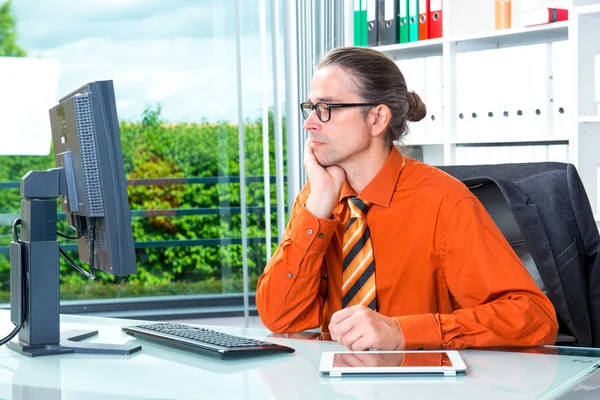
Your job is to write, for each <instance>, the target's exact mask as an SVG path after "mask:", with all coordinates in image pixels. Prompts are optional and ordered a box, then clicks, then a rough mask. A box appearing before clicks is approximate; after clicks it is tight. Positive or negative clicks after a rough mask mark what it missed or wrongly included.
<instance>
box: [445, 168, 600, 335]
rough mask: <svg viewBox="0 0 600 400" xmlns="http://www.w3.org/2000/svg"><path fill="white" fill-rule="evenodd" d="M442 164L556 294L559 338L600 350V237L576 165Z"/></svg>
mask: <svg viewBox="0 0 600 400" xmlns="http://www.w3.org/2000/svg"><path fill="white" fill-rule="evenodd" d="M439 168H440V169H442V170H444V171H446V172H447V173H449V174H450V175H453V176H455V177H456V178H458V179H460V180H461V181H462V182H463V183H465V185H466V186H467V187H468V188H469V189H470V190H471V192H472V193H473V194H474V195H475V196H477V198H478V199H479V200H480V201H481V203H482V204H483V205H484V207H485V208H486V210H487V211H488V213H489V214H490V216H491V217H492V219H493V220H494V222H495V223H496V225H497V226H498V228H499V229H500V231H501V232H502V233H503V234H504V236H505V237H506V239H507V241H508V242H509V244H510V245H511V246H512V248H513V249H514V250H515V253H516V254H517V255H518V256H519V258H520V259H521V261H522V262H523V264H524V265H525V267H526V268H527V271H529V274H530V275H531V276H532V278H533V279H534V281H535V282H536V284H537V285H538V287H539V288H540V289H541V290H542V291H543V292H544V293H545V294H546V295H547V296H548V297H549V298H550V300H551V301H552V303H553V304H554V307H555V309H556V311H557V317H558V320H559V336H558V337H557V341H556V343H557V344H562V345H577V346H595V347H600V315H599V311H600V287H599V286H598V284H600V235H598V230H597V227H596V225H595V221H594V218H593V214H592V211H591V207H590V206H589V201H588V199H587V196H586V195H585V191H584V190H583V185H582V184H581V181H580V179H579V175H578V174H577V171H576V169H575V168H574V167H573V166H572V165H571V164H563V163H525V164H498V165H475V166H444V167H439ZM509 203H510V204H509ZM573 203H577V204H573ZM572 207H575V208H576V209H579V211H578V212H573V211H572V209H571V208H572ZM582 221H585V222H586V223H583V222H582ZM592 225H593V227H592ZM557 230H560V231H561V232H557Z"/></svg>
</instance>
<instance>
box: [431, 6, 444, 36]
mask: <svg viewBox="0 0 600 400" xmlns="http://www.w3.org/2000/svg"><path fill="white" fill-rule="evenodd" d="M428 20H429V21H428V22H429V25H428V26H429V32H427V37H429V39H435V38H440V37H442V32H443V29H442V25H443V24H442V20H443V18H442V0H430V1H429V18H428Z"/></svg>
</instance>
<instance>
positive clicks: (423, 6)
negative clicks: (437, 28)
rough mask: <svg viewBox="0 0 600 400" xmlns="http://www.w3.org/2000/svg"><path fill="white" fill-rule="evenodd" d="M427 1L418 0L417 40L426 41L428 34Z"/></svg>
mask: <svg viewBox="0 0 600 400" xmlns="http://www.w3.org/2000/svg"><path fill="white" fill-rule="evenodd" d="M428 17H429V0H419V40H427V39H428V32H429V28H428V26H429V19H428Z"/></svg>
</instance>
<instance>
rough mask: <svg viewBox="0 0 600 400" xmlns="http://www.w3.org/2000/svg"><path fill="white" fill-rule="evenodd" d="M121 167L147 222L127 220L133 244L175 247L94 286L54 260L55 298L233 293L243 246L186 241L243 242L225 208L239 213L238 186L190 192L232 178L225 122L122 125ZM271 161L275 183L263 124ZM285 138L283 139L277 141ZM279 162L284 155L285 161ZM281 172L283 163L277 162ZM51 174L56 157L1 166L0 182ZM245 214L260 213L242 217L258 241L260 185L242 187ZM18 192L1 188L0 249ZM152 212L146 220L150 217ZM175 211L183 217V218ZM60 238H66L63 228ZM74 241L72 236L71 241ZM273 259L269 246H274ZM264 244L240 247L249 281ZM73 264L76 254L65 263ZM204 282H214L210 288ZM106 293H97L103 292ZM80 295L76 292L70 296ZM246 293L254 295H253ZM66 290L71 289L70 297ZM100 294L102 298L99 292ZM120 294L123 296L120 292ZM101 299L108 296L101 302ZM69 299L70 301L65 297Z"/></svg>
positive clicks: (2, 273)
mask: <svg viewBox="0 0 600 400" xmlns="http://www.w3.org/2000/svg"><path fill="white" fill-rule="evenodd" d="M120 132H121V143H122V148H123V159H124V160H123V162H124V165H125V173H126V176H127V178H128V179H132V180H136V181H137V182H138V183H137V184H130V185H129V186H128V196H129V203H130V208H131V209H132V210H146V214H151V215H152V216H146V217H134V218H132V227H133V236H134V240H135V241H136V242H164V241H180V242H178V243H176V244H177V245H176V246H168V247H150V248H143V249H137V250H136V253H137V261H138V271H139V272H138V273H137V274H135V275H132V276H129V277H124V278H115V277H112V276H110V275H108V274H104V273H102V272H100V273H99V274H98V277H97V281H98V282H100V286H97V285H98V283H94V284H90V282H89V281H87V279H86V278H85V277H83V276H82V275H81V274H79V273H77V272H76V271H74V270H73V269H72V268H71V267H69V266H68V265H67V264H66V263H64V261H63V260H62V259H61V288H62V289H61V290H63V292H62V296H63V298H65V293H66V292H69V293H71V294H70V295H69V296H73V298H87V297H88V296H89V297H114V296H116V297H121V296H124V295H125V294H126V293H127V295H128V296H129V295H134V296H135V295H154V294H156V295H158V294H172V293H171V292H172V291H173V292H176V291H177V290H181V291H182V293H183V292H185V293H187V291H190V290H196V292H195V293H216V292H219V291H224V292H232V291H240V290H241V284H238V283H235V282H241V277H242V259H243V258H242V246H241V245H240V244H224V245H214V246H200V245H195V246H191V245H189V244H187V243H186V240H197V239H209V238H231V239H234V238H241V235H242V230H241V214H240V213H239V212H238V213H232V212H231V209H230V207H240V184H239V183H211V184H204V183H202V184H200V183H187V182H185V180H186V179H194V178H202V177H238V176H239V170H240V168H239V152H238V143H239V139H238V128H237V126H235V125H231V124H228V123H226V122H220V123H212V124H211V123H207V122H203V123H200V124H167V123H164V122H163V121H162V119H161V108H160V106H158V107H156V109H147V110H145V111H144V113H143V115H142V121H141V122H140V123H132V122H122V123H121V124H120ZM269 132H270V140H269V146H270V148H269V159H270V171H269V172H268V173H269V174H270V175H271V176H274V175H275V165H274V160H275V149H274V134H273V132H274V129H273V119H272V115H269ZM244 134H245V140H244V151H245V164H244V165H245V170H246V175H247V176H258V177H262V176H263V150H262V121H260V120H257V121H255V122H248V123H247V124H246V125H245V129H244ZM284 137H285V135H284ZM284 155H285V152H284ZM284 165H285V162H284ZM53 167H54V157H53V155H49V156H46V157H14V156H5V157H0V182H3V181H4V182H6V181H17V180H18V179H20V178H21V176H22V175H24V174H25V173H26V172H27V171H29V170H32V169H39V170H45V169H48V168H53ZM164 178H176V179H178V181H177V182H175V183H168V184H167V183H163V184H146V183H140V181H139V180H144V179H164ZM269 190H270V198H271V205H275V204H276V187H275V184H274V183H272V184H270V187H269ZM246 198H247V206H248V207H261V212H259V213H247V236H248V237H249V238H264V236H265V219H264V211H262V209H264V184H263V181H262V179H260V181H259V182H249V183H247V184H246ZM19 202H20V195H19V191H18V189H0V247H2V246H6V245H7V244H8V242H9V241H10V226H9V225H8V224H6V223H3V222H2V219H1V218H3V217H5V219H6V216H7V215H8V216H9V217H10V215H11V214H14V215H15V216H16V214H18V212H19ZM207 208H213V209H217V208H218V209H219V212H217V213H214V214H197V213H196V214H192V215H175V214H176V212H177V210H181V211H186V210H197V209H207ZM149 211H150V212H149ZM181 211H180V212H181ZM59 229H60V230H61V231H62V232H69V230H68V229H69V228H67V226H66V223H65V221H61V224H60V227H59ZM271 230H272V236H273V237H276V236H277V231H276V230H277V224H276V215H275V214H272V215H271ZM70 233H71V234H72V231H71V232H70ZM271 246H272V250H274V248H275V247H276V244H272V245H271ZM265 254H266V244H265V243H264V239H263V240H262V241H261V243H259V244H250V245H248V248H247V256H248V265H249V273H250V277H251V279H252V281H253V282H256V279H257V277H258V276H259V275H260V273H261V272H262V269H263V267H264V265H265V263H266V261H267V260H266V259H265ZM70 256H71V257H72V258H75V259H77V254H75V253H73V254H70ZM8 281H9V260H8V255H7V254H0V290H2V288H7V286H8ZM210 282H220V283H219V284H213V283H210ZM102 285H104V286H102ZM77 287H81V289H79V291H78V290H76V289H74V288H77ZM252 287H253V286H251V288H252ZM67 288H71V289H67ZM98 288H100V289H98ZM123 288H126V289H123ZM101 293H106V296H102V295H101ZM69 298H71V297H69Z"/></svg>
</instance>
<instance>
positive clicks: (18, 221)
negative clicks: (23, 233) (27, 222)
mask: <svg viewBox="0 0 600 400" xmlns="http://www.w3.org/2000/svg"><path fill="white" fill-rule="evenodd" d="M19 225H21V218H17V219H15V222H13V225H12V235H13V242H15V243H19V232H17V226H19Z"/></svg>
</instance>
